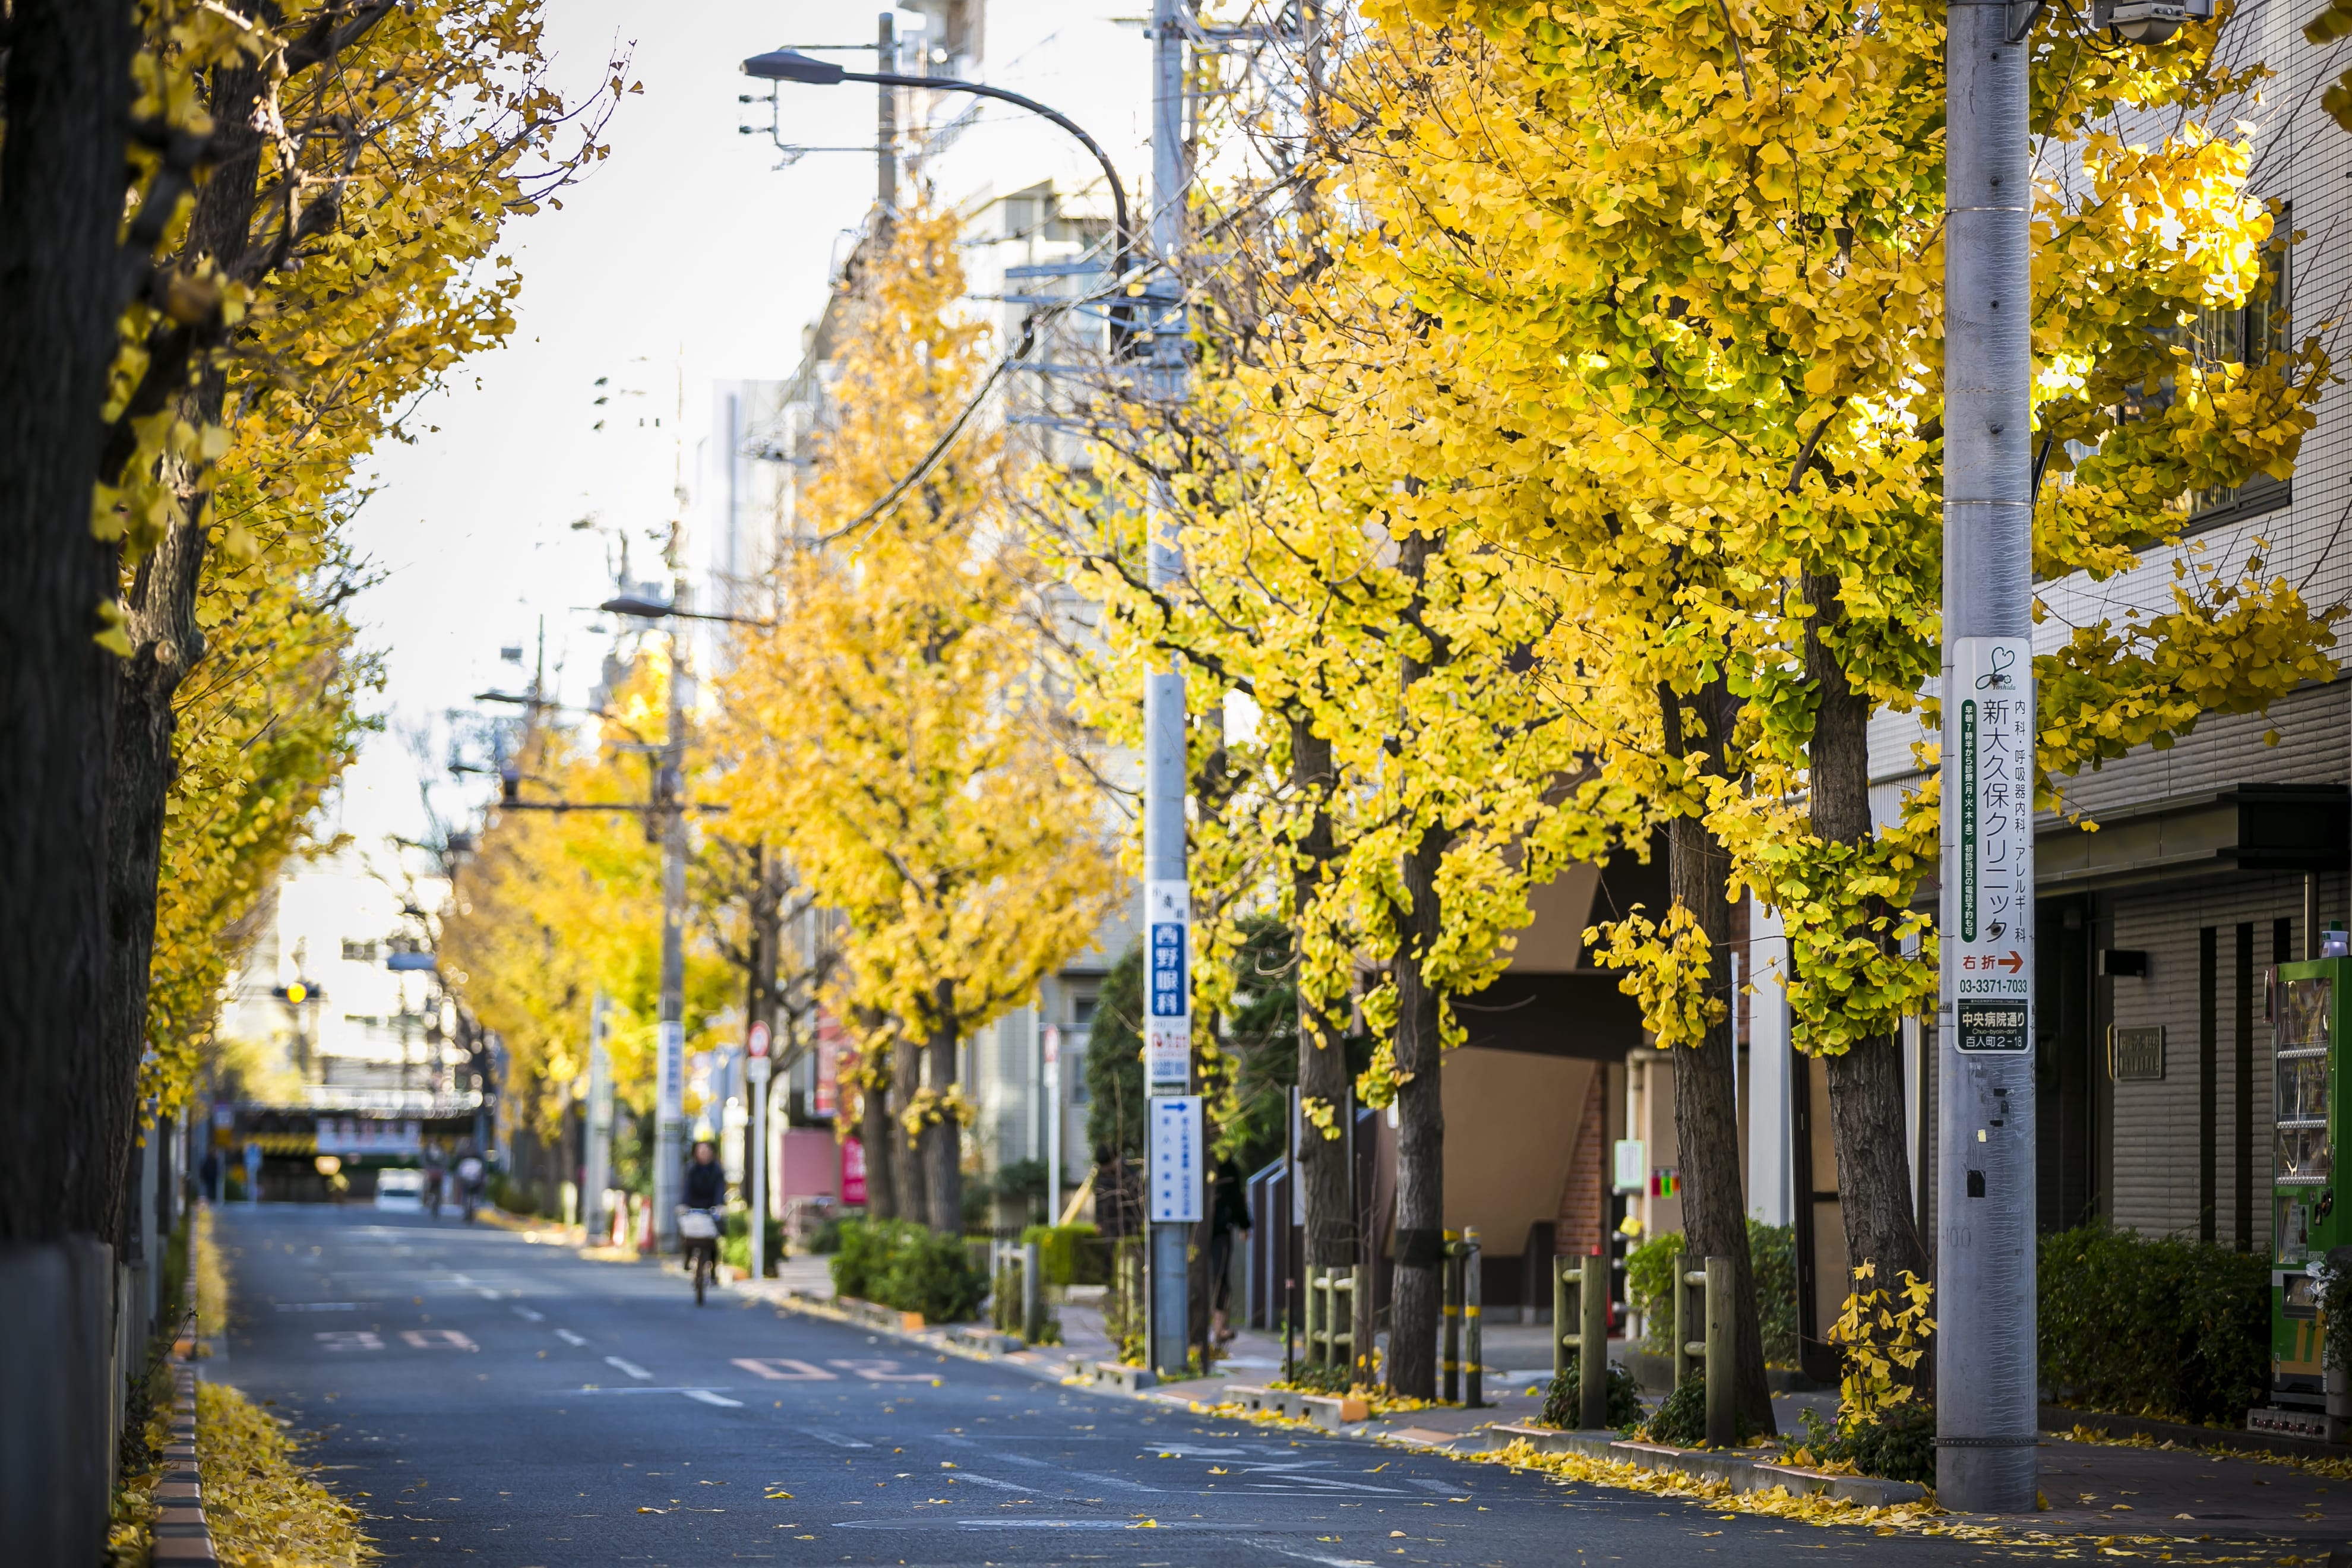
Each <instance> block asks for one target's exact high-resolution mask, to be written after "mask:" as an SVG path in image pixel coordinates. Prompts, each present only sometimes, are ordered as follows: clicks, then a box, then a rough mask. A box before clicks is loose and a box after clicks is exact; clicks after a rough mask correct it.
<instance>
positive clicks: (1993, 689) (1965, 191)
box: [1885, 0, 2037, 1513]
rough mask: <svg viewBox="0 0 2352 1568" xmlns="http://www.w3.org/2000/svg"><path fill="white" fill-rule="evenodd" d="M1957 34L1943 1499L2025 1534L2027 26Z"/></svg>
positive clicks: (1947, 589) (1948, 263) (1939, 1341)
mask: <svg viewBox="0 0 2352 1568" xmlns="http://www.w3.org/2000/svg"><path fill="white" fill-rule="evenodd" d="M1947 15H1948V18H1949V28H1950V36H1949V39H1948V45H1947V47H1946V51H1945V59H1946V69H1947V72H1948V76H1947V79H1946V85H1945V112H1946V124H1947V130H1946V132H1945V149H1946V153H1945V156H1946V168H1945V191H1946V195H1945V201H1946V211H1945V223H1944V256H1945V260H1944V694H1943V773H1944V806H1943V833H1942V847H1943V855H1942V866H1943V873H1942V876H1943V906H1942V910H1941V931H1942V939H1943V942H1942V952H1943V973H1942V987H1941V991H1940V996H1941V1000H1940V1001H1939V1003H1938V1005H1937V1025H1938V1027H1937V1039H1938V1040H1939V1041H1940V1043H1941V1045H1940V1049H1939V1050H1938V1052H1937V1057H1938V1064H1937V1065H1938V1078H1937V1084H1938V1089H1939V1096H1940V1098H1939V1100H1938V1105H1937V1163H1938V1171H1937V1212H1936V1218H1937V1257H1936V1271H1937V1295H1936V1314H1935V1315H1936V1321H1937V1324H1938V1325H1939V1328H1938V1331H1937V1336H1936V1345H1937V1350H1936V1354H1937V1376H1936V1391H1937V1397H1936V1442H1937V1454H1936V1492H1937V1498H1938V1499H1939V1500H1941V1501H1942V1502H1943V1504H1944V1506H1945V1507H1947V1508H1952V1509H1958V1510H1964V1511H1968V1512H1992V1513H2014V1512H2023V1511H2026V1510H2031V1509H2032V1507H2033V1504H2034V1476H2035V1472H2034V1457H2033V1445H2034V1426H2035V1409H2034V1396H2035V1392H2036V1389H2035V1384H2036V1382H2037V1377H2036V1371H2037V1368H2036V1358H2035V1352H2034V1339H2035V1322H2034V1278H2033V1271H2034V1256H2033V1237H2034V1194H2033V1175H2034V1160H2033V1117H2034V1110H2033V1053H2032V1042H2033V903H2034V900H2033V640H2032V639H2033V626H2032V539H2033V464H2032V428H2031V426H2032V400H2031V377H2032V369H2033V365H2032V341H2031V338H2030V335H2029V329H2030V327H2031V325H2032V289H2031V287H2030V279H2029V277H2028V266H2029V262H2030V259H2031V256H2030V249H2031V243H2032V239H2031V230H2030V228H2029V226H2028V218H2029V212H2028V209H2029V206H2030V204H2031V202H2032V171H2031V169H2030V167H2029V164H2030V157H2031V150H2030V144H2029V135H2028V131H2027V121H2026V65H2027V58H2028V55H2029V53H2030V51H2029V49H2028V48H2027V47H2025V45H2024V44H2022V43H2021V42H2018V41H2013V39H2012V35H2013V34H2015V35H2021V34H2023V33H2024V32H2025V31H2026V30H2027V29H2028V28H2030V26H2032V15H2033V8H2032V7H2029V6H2026V5H2009V4H2007V3H2005V0H1991V3H1990V4H1987V3H1984V0H1951V4H1950V6H1949V9H1948V13H1947ZM1885 1283H1888V1284H1893V1283H1895V1282H1893V1281H1887V1282H1885Z"/></svg>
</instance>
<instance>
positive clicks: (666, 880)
mask: <svg viewBox="0 0 2352 1568" xmlns="http://www.w3.org/2000/svg"><path fill="white" fill-rule="evenodd" d="M692 594H693V590H692V589H691V588H690V587H689V586H688V584H687V580H686V574H685V573H684V572H680V573H678V574H677V576H676V577H675V578H673V579H672V581H671V587H670V604H671V605H673V606H674V607H675V610H677V611H685V610H688V609H691V608H692V607H693V606H692V602H691V600H692ZM687 619H688V617H686V616H682V615H677V614H673V616H672V617H671V619H670V624H669V731H668V733H667V736H666V737H665V738H664V739H663V742H662V753H661V774H660V776H659V777H658V778H657V779H656V780H655V782H654V811H655V815H656V820H657V821H658V822H659V823H660V825H661V836H662V839H661V842H662V946H661V1049H660V1059H659V1061H658V1062H657V1063H656V1073H657V1079H656V1088H657V1090H658V1105H657V1107H656V1111H655V1117H656V1127H655V1134H654V1243H655V1247H656V1250H658V1251H661V1252H667V1251H669V1250H670V1249H671V1247H673V1246H674V1245H675V1244H676V1243H677V1185H678V1180H679V1176H680V1174H681V1172H680V1165H681V1164H682V1163H683V1162H684V1160H685V1157H686V798H685V797H686V710H687V675H686V636H687V633H686V626H685V623H686V620H687Z"/></svg>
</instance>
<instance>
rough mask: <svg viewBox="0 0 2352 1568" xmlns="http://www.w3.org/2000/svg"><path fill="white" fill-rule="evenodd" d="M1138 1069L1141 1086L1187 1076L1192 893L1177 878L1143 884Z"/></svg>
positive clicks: (1171, 1084)
mask: <svg viewBox="0 0 2352 1568" xmlns="http://www.w3.org/2000/svg"><path fill="white" fill-rule="evenodd" d="M1143 930H1144V950H1143V963H1144V972H1143V984H1144V1008H1143V1072H1144V1082H1145V1085H1146V1087H1147V1088H1149V1089H1168V1088H1172V1089H1177V1090H1179V1091H1181V1090H1182V1089H1187V1088H1189V1087H1191V1085H1192V973H1191V963H1192V953H1191V949H1192V890H1191V889H1190V888H1189V887H1188V886H1187V885H1186V884H1185V883H1183V882H1181V881H1164V882H1161V881H1155V882H1147V883H1145V884H1144V888H1143Z"/></svg>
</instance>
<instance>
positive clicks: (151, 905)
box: [93, 69, 268, 1234]
mask: <svg viewBox="0 0 2352 1568" xmlns="http://www.w3.org/2000/svg"><path fill="white" fill-rule="evenodd" d="M267 81H268V78H267V75H266V73H265V72H263V71H261V70H259V69H242V70H234V69H232V70H221V71H217V72H215V73H214V74H213V76H212V80H211V91H210V92H209V94H208V95H207V102H206V105H205V107H206V109H207V110H209V111H210V112H211V114H212V116H213V119H214V123H215V126H216V127H217V130H216V131H215V144H216V145H220V146H223V147H224V148H225V152H224V154H223V156H222V157H221V158H220V160H219V161H218V162H217V163H215V165H214V167H213V170H212V173H211V174H210V176H209V177H208V178H207V179H205V181H204V183H203V184H200V185H198V186H197V187H196V197H195V204H194V208H193V209H192V211H191V213H190V215H189V220H188V235H187V238H186V240H185V242H184V245H183V246H182V248H181V255H182V258H183V260H184V262H185V263H187V264H191V265H193V264H194V263H195V262H197V261H200V260H202V259H205V258H211V259H213V260H215V261H217V262H218V263H219V265H220V267H221V269H222V270H223V272H225V273H226V274H229V275H231V276H235V275H236V274H237V273H238V272H239V270H240V267H241V264H242V262H243V261H244V259H245V256H246V251H247V246H248V243H249V237H250V235H251V232H252V226H253V216H254V208H255V205H256V202H257V196H258V192H259V188H260V185H259V181H260V172H261V137H260V133H259V132H258V131H257V130H256V129H255V126H254V121H255V110H256V106H257V104H258V103H259V102H260V100H261V95H262V92H263V90H264V89H265V87H266V85H267ZM221 333H222V329H220V328H219V327H217V326H216V325H215V327H213V328H211V329H208V330H207V331H205V332H204V333H203V334H202V335H201V336H199V337H198V338H196V339H195V340H194V342H193V345H192V347H193V353H194V356H195V361H196V363H197V364H198V365H199V367H200V368H199V369H198V371H197V373H196V375H195V379H194V384H193V385H192V386H191V387H190V388H189V389H188V391H187V392H186V393H185V394H184V395H182V397H181V398H180V399H179V402H180V405H181V406H180V413H181V416H182V417H183V418H184V419H185V420H186V421H187V423H188V424H189V425H190V426H192V427H193V428H194V429H197V430H200V431H201V430H204V429H205V428H207V427H208V426H213V425H216V424H218V423H219V422H220V419H221V415H222V410H223V409H224V407H225V406H226V400H227V395H228V380H227V375H226V372H225V371H224V370H223V369H221V368H220V367H219V366H217V365H212V364H206V363H204V359H205V356H206V355H207V354H209V353H211V352H212V351H213V350H214V349H215V348H216V347H217V346H218V343H219V341H220V338H221ZM164 473H165V477H166V478H167V479H169V480H170V481H171V483H172V487H173V489H174V491H175V492H176V493H177V498H178V500H179V504H180V507H181V509H182V515H181V519H180V521H178V522H177V523H175V524H174V525H173V527H172V528H171V529H170V531H168V532H167V533H166V534H165V535H164V537H163V542H162V543H161V544H159V545H158V546H157V547H156V549H155V550H154V552H152V553H151V554H150V555H149V556H148V557H147V558H146V559H145V560H144V561H142V562H141V563H139V568H138V570H137V572H136V573H135V574H133V576H132V581H131V589H130V592H129V593H128V594H127V595H125V604H124V608H125V610H126V612H127V614H126V616H125V617H124V621H123V630H124V632H125V633H126V634H127V635H128V636H129V637H130V639H131V658H129V659H128V660H126V661H125V662H123V663H122V665H121V667H120V671H119V677H118V679H119V683H120V684H119V691H118V696H117V699H116V700H117V703H118V705H119V706H118V711H117V717H116V721H115V730H114V759H113V768H112V771H111V773H110V778H109V792H108V799H107V832H108V839H109V847H110V865H109V868H108V876H107V888H108V904H109V915H108V921H109V946H110V952H109V960H110V961H109V963H108V998H109V1003H110V1006H109V1009H108V1019H107V1033H108V1037H109V1038H108V1043H107V1046H106V1047H105V1050H104V1051H103V1053H102V1054H101V1055H100V1058H99V1059H98V1060H97V1061H96V1062H95V1063H94V1064H93V1070H94V1071H95V1072H96V1073H97V1074H98V1075H99V1076H100V1079H101V1082H102V1085H103V1087H102V1089H101V1090H100V1092H101V1093H102V1094H103V1095H105V1097H106V1098H107V1099H108V1100H110V1101H113V1102H119V1103H120V1104H121V1107H122V1111H121V1129H120V1131H118V1132H117V1133H116V1135H115V1137H114V1140H113V1144H114V1163H115V1168H116V1172H117V1174H116V1176H115V1179H114V1180H113V1181H112V1182H110V1189H111V1190H110V1193H109V1194H108V1214H107V1220H108V1223H109V1225H110V1226H111V1227H113V1228H112V1230H111V1231H110V1234H119V1233H121V1230H122V1228H123V1227H124V1226H127V1225H128V1224H129V1217H130V1205H129V1203H128V1201H127V1199H128V1194H129V1182H130V1178H131V1173H132V1170H133V1167H134V1164H135V1156H136V1147H135V1142H136V1141H135V1139H134V1138H133V1136H132V1131H133V1125H134V1121H135V1113H136V1105H135V1097H136V1083H137V1074H138V1068H139V1058H140V1056H141V1054H142V1051H143V1049H144V1048H145V1045H146V1037H147V986H148V971H149V966H150V964H151V963H152V960H153V957H154V948H155V908H156V879H157V878H158V876H159V875H160V874H161V868H162V865H163V817H164V805H165V801H166V798H167V797H168V796H169V795H170V794H171V789H172V781H173V775H174V773H175V772H176V770H177V763H176V759H175V758H174V756H173V745H172V738H173V699H174V698H175V697H176V696H177V695H178V693H179V689H180V686H181V683H182V682H183V681H184V680H185V679H187V677H188V673H189V672H190V671H191V670H192V669H194V668H195V666H196V663H197V661H198V660H200V659H202V658H204V653H205V638H204V633H203V631H202V629H201V628H200V627H199V626H198V624H197V620H196V594H197V589H198V585H199V584H200V583H201V581H202V578H203V574H204V562H205V548H206V539H205V534H206V527H205V503H206V500H207V496H206V493H205V492H206V489H207V488H208V484H209V479H208V475H207V473H206V469H205V466H204V465H202V464H199V463H194V462H187V461H183V460H181V459H178V458H166V459H165V469H164ZM105 477H106V479H108V480H110V481H111V480H113V479H116V478H117V477H118V476H116V475H113V474H108V475H106V476H105Z"/></svg>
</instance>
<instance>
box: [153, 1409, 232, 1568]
mask: <svg viewBox="0 0 2352 1568" xmlns="http://www.w3.org/2000/svg"><path fill="white" fill-rule="evenodd" d="M154 1498H155V1501H156V1504H157V1507H158V1511H157V1515H156V1520H155V1541H154V1545H153V1547H152V1549H151V1552H150V1554H149V1557H148V1561H149V1562H151V1563H218V1562H219V1561H220V1559H219V1558H218V1557H216V1556H215V1555H214V1553H213V1534H212V1531H211V1530H210V1529H209V1528H208V1527H207V1526H206V1525H205V1504H204V1489H203V1486H202V1483H201V1481H200V1479H199V1478H198V1475H197V1471H196V1369H195V1368H194V1366H191V1365H190V1364H189V1363H186V1362H180V1363H176V1364H174V1365H173V1368H172V1441H171V1443H170V1445H169V1446H168V1447H165V1448H164V1450H163V1479H161V1480H159V1481H157V1482H156V1483H155V1491H154Z"/></svg>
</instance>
